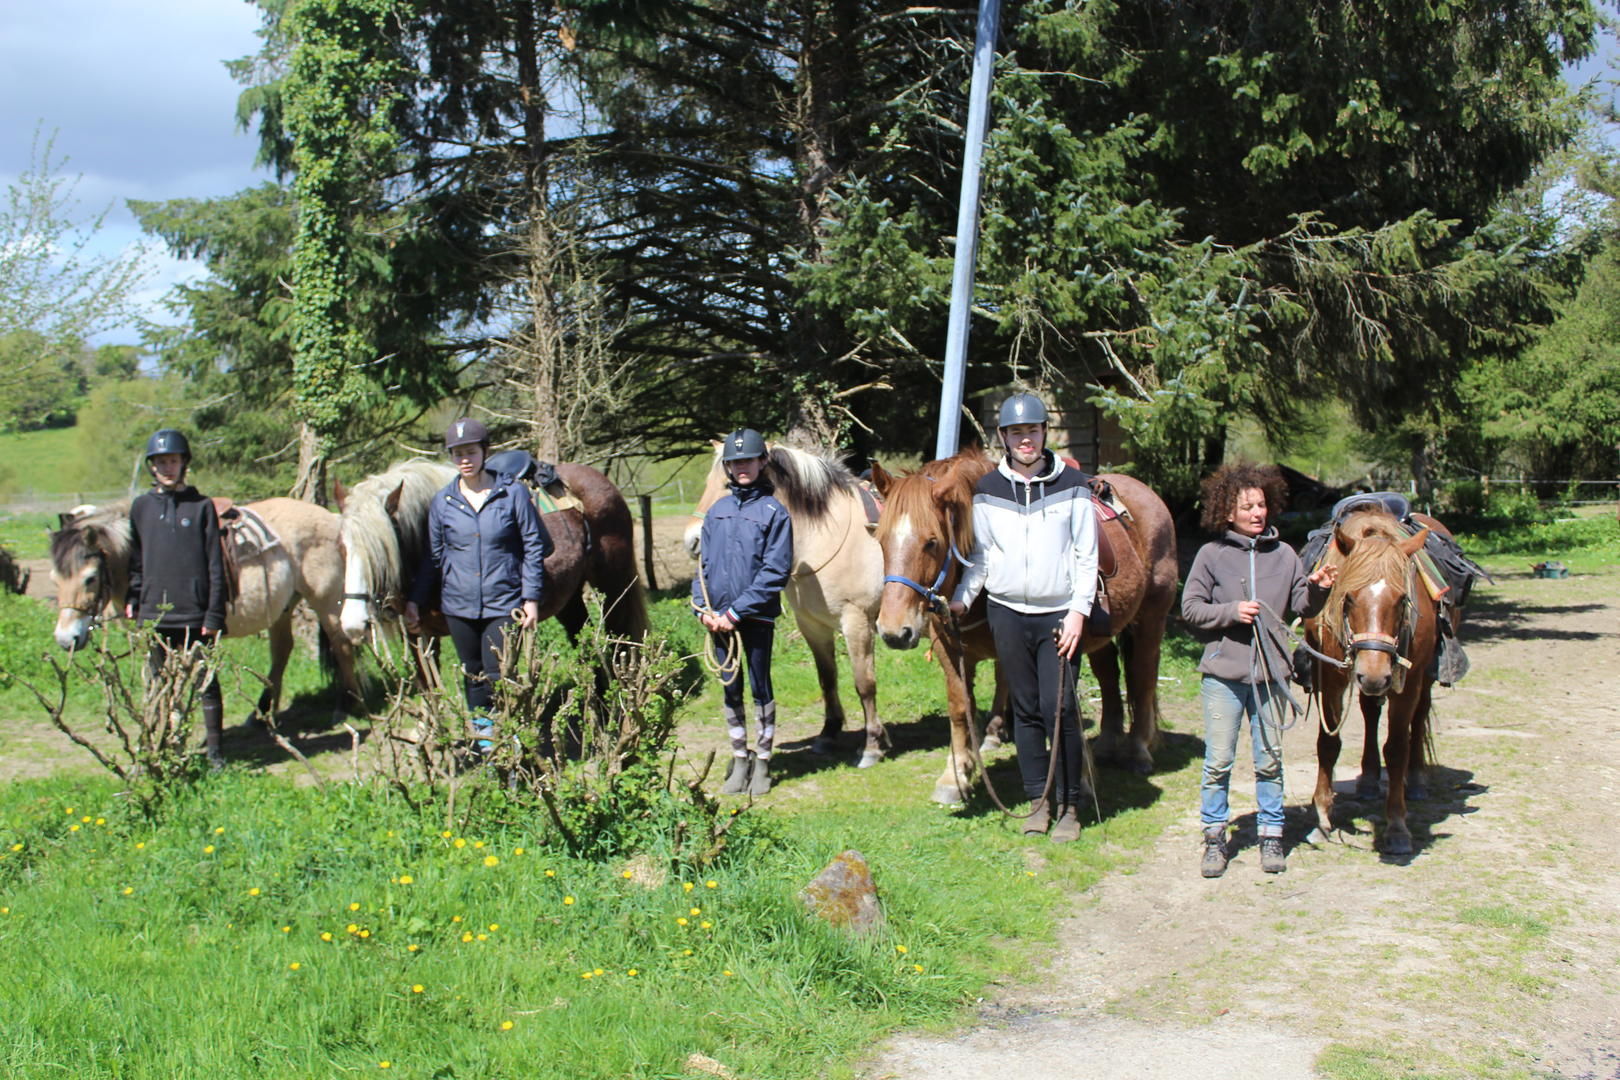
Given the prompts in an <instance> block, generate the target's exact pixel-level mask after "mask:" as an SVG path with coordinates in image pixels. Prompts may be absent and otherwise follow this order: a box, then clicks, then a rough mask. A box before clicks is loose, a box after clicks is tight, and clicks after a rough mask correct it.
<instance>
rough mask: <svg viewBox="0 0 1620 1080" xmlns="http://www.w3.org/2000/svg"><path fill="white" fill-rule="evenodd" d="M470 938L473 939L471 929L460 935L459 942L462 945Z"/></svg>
mask: <svg viewBox="0 0 1620 1080" xmlns="http://www.w3.org/2000/svg"><path fill="white" fill-rule="evenodd" d="M472 939H473V936H472V931H471V930H469V931H467V932H466V933H465V934H462V935H461V943H462V944H463V945H465V944H466V943H467V942H469V941H471V940H472Z"/></svg>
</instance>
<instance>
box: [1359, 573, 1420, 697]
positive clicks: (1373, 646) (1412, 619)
mask: <svg viewBox="0 0 1620 1080" xmlns="http://www.w3.org/2000/svg"><path fill="white" fill-rule="evenodd" d="M1417 586H1418V583H1417V572H1416V570H1415V568H1414V564H1413V562H1412V560H1411V559H1408V560H1407V563H1406V593H1405V594H1404V595H1403V596H1402V597H1401V613H1400V627H1401V629H1400V634H1399V635H1398V636H1396V635H1391V634H1381V633H1373V632H1369V633H1361V634H1356V633H1352V632H1351V630H1350V616H1349V613H1348V612H1347V613H1346V614H1345V616H1344V625H1343V627H1342V628H1341V631H1340V634H1339V640H1340V641H1341V642H1343V643H1344V659H1345V665H1344V666H1346V667H1349V666H1350V665H1351V664H1353V663H1354V662H1355V659H1356V653H1358V652H1376V653H1383V654H1385V655H1386V656H1388V657H1390V658H1391V659H1392V660H1393V661H1394V662H1395V670H1394V673H1393V676H1392V679H1393V681H1394V684H1395V692H1396V693H1400V692H1401V691H1402V690H1403V689H1405V687H1406V673H1407V671H1409V670H1411V667H1412V661H1411V660H1410V659H1409V658H1408V657H1407V655H1406V654H1407V653H1409V652H1411V651H1412V637H1413V635H1414V633H1415V632H1416V624H1417V606H1416V605H1415V604H1413V602H1412V590H1413V589H1415V588H1417Z"/></svg>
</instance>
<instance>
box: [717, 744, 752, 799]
mask: <svg viewBox="0 0 1620 1080" xmlns="http://www.w3.org/2000/svg"><path fill="white" fill-rule="evenodd" d="M753 760H754V757H753V755H752V754H750V755H749V756H748V757H738V756H737V755H735V754H733V755H732V756H731V768H730V769H729V770H727V772H726V782H725V783H723V784H721V785H720V794H722V795H741V794H742V793H743V792H745V791H747V790H748V772H749V766H750V764H751V763H752V762H753Z"/></svg>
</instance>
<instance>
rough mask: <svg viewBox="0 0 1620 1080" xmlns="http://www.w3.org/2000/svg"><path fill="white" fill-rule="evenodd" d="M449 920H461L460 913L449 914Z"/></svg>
mask: <svg viewBox="0 0 1620 1080" xmlns="http://www.w3.org/2000/svg"><path fill="white" fill-rule="evenodd" d="M450 921H451V922H453V923H458V922H460V921H461V916H460V915H452V916H450Z"/></svg>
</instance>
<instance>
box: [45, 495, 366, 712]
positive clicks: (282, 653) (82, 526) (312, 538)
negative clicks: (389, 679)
mask: <svg viewBox="0 0 1620 1080" xmlns="http://www.w3.org/2000/svg"><path fill="white" fill-rule="evenodd" d="M243 509H245V510H248V511H250V512H252V513H253V514H255V515H257V516H258V517H259V518H260V519H262V520H263V521H264V523H265V524H266V525H267V526H269V528H270V530H271V532H273V533H274V534H275V537H276V541H277V542H276V543H274V544H272V545H271V546H269V547H268V548H266V549H264V550H262V551H258V552H256V553H254V554H251V555H242V556H240V557H239V560H238V561H237V563H236V579H235V583H234V590H233V591H234V593H235V596H234V598H233V599H232V600H231V601H230V603H229V605H228V606H227V608H226V612H225V633H226V634H227V635H229V636H230V637H249V636H251V635H253V634H257V633H259V632H261V631H264V630H268V631H269V632H270V672H269V677H268V682H267V685H266V686H265V689H264V693H263V694H261V695H260V697H259V703H258V708H257V709H256V711H255V716H256V717H267V716H273V715H274V714H275V712H276V710H277V709H278V708H279V706H280V702H281V679H282V675H283V673H284V672H285V671H286V668H287V659H288V657H289V656H291V655H292V648H293V628H292V612H293V606H294V604H295V603H296V602H297V600H298V599H300V598H302V599H303V600H304V602H305V603H307V604H308V605H309V607H310V610H311V611H313V612H314V613H315V616H316V618H317V619H318V620H319V622H320V626H321V629H322V630H323V631H324V632H325V634H326V637H327V640H328V642H329V644H330V645H331V648H332V654H333V659H334V660H335V661H336V663H337V669H338V675H339V677H340V678H341V680H342V683H343V687H344V689H345V690H346V691H347V695H346V696H347V700H346V701H345V700H343V699H340V701H339V704H338V707H337V709H336V713H337V714H338V715H341V714H342V712H343V711H344V707H345V705H346V704H354V705H358V704H359V703H360V700H361V696H360V684H359V683H358V681H356V677H355V671H354V650H353V649H352V648H351V647H350V645H349V642H348V641H347V639H345V638H344V636H343V634H342V632H341V628H340V627H339V625H338V608H339V606H340V605H341V603H342V599H343V556H342V554H341V552H340V551H339V549H338V518H337V515H336V514H334V513H332V512H331V511H330V510H325V509H322V508H321V507H319V506H315V505H313V504H311V503H306V502H300V501H299V500H297V499H265V500H264V501H263V502H256V503H248V504H247V505H246V506H244V507H243ZM130 539H131V537H130V524H129V506H128V504H125V503H115V504H113V505H111V506H106V507H102V508H96V507H82V508H80V509H79V510H77V511H75V512H74V513H72V514H65V515H63V516H62V519H61V528H60V529H58V530H57V531H56V532H54V533H52V534H51V580H52V581H54V582H55V583H56V598H57V606H58V607H59V608H60V609H61V610H60V613H59V614H58V616H57V620H56V643H57V644H58V645H60V646H62V648H64V649H82V648H84V646H85V645H86V644H87V643H88V641H89V638H90V630H91V627H92V626H93V625H94V624H95V623H96V622H97V621H99V620H101V619H107V618H118V617H119V616H121V615H122V614H123V605H124V594H125V593H126V592H127V591H128V589H129V555H130ZM237 550H241V549H240V548H238V549H237Z"/></svg>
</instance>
